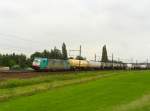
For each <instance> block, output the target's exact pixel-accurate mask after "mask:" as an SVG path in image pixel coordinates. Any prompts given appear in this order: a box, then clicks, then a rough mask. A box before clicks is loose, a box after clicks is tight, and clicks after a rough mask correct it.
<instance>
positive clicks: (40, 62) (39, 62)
mask: <svg viewBox="0 0 150 111" xmlns="http://www.w3.org/2000/svg"><path fill="white" fill-rule="evenodd" d="M47 66H48V59H47V58H35V59H34V61H33V64H32V67H33V69H35V70H43V69H47Z"/></svg>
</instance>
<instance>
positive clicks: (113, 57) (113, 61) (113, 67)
mask: <svg viewBox="0 0 150 111" xmlns="http://www.w3.org/2000/svg"><path fill="white" fill-rule="evenodd" d="M112 68H113V69H114V54H112Z"/></svg>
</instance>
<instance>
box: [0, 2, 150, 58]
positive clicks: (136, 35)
mask: <svg viewBox="0 0 150 111" xmlns="http://www.w3.org/2000/svg"><path fill="white" fill-rule="evenodd" d="M62 42H65V43H66V45H67V48H68V50H69V49H78V47H79V45H80V44H81V45H82V47H83V48H82V49H83V55H84V56H86V57H87V58H89V59H92V58H93V57H94V54H95V53H97V55H100V53H101V49H102V46H103V45H104V44H106V45H107V49H108V54H109V56H111V53H114V56H115V57H120V58H124V59H130V60H131V58H134V59H135V60H136V59H138V60H146V58H149V59H150V0H0V51H1V52H3V53H12V52H17V53H21V52H22V53H25V54H28V55H29V54H31V53H32V52H34V51H40V50H42V49H51V48H53V47H54V46H57V47H58V48H61V44H62ZM73 54H74V53H73Z"/></svg>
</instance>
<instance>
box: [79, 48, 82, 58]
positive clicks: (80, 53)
mask: <svg viewBox="0 0 150 111" xmlns="http://www.w3.org/2000/svg"><path fill="white" fill-rule="evenodd" d="M81 51H82V47H81V45H80V49H79V56H80V57H81Z"/></svg>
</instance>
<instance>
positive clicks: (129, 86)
mask: <svg viewBox="0 0 150 111" xmlns="http://www.w3.org/2000/svg"><path fill="white" fill-rule="evenodd" d="M82 73H86V72H82ZM82 73H81V75H80V73H79V75H74V76H75V77H74V79H72V78H71V79H67V80H60V81H55V85H56V84H57V85H58V86H60V87H57V88H55V87H53V88H52V89H51V90H48V89H46V90H45V91H44V92H41V93H37V94H35V95H31V96H19V97H15V98H12V99H9V100H8V101H4V102H1V103H0V111H149V110H150V71H117V72H112V71H108V72H107V71H106V72H105V74H104V75H105V76H101V77H100V76H99V75H103V73H101V72H99V71H96V72H95V71H94V72H87V73H88V74H89V75H87V76H86V75H85V74H83V75H82ZM90 73H91V74H92V73H93V74H94V76H92V75H91V74H90ZM95 73H96V74H95ZM106 75H107V76H106ZM76 76H78V77H76ZM81 78H82V79H81ZM87 78H88V79H87ZM89 78H94V79H89ZM100 78H101V79H100ZM32 79H33V78H32ZM79 80H80V81H79ZM82 80H83V81H82ZM68 81H69V82H68ZM48 83H49V82H42V83H40V84H39V83H38V84H34V85H35V87H37V88H38V87H42V86H44V84H48ZM66 83H67V86H66ZM77 83H78V84H77ZM61 84H64V85H62V86H61ZM69 84H70V85H69ZM34 85H33V84H32V85H31V84H30V85H29V84H28V85H23V86H22V87H19V86H17V87H13V88H9V87H6V88H3V89H1V90H0V93H1V91H2V90H10V92H11V91H12V90H14V92H15V91H16V90H17V89H18V92H21V91H25V90H27V89H28V88H29V89H30V88H31V89H32V87H33V86H34ZM57 85H56V86H57ZM19 88H20V89H19ZM21 88H22V89H21ZM26 88H27V89H26ZM12 92H13V91H12ZM16 92H17V91H16ZM16 92H15V93H16ZM3 94H5V91H4V92H3ZM14 96H15V95H14Z"/></svg>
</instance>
